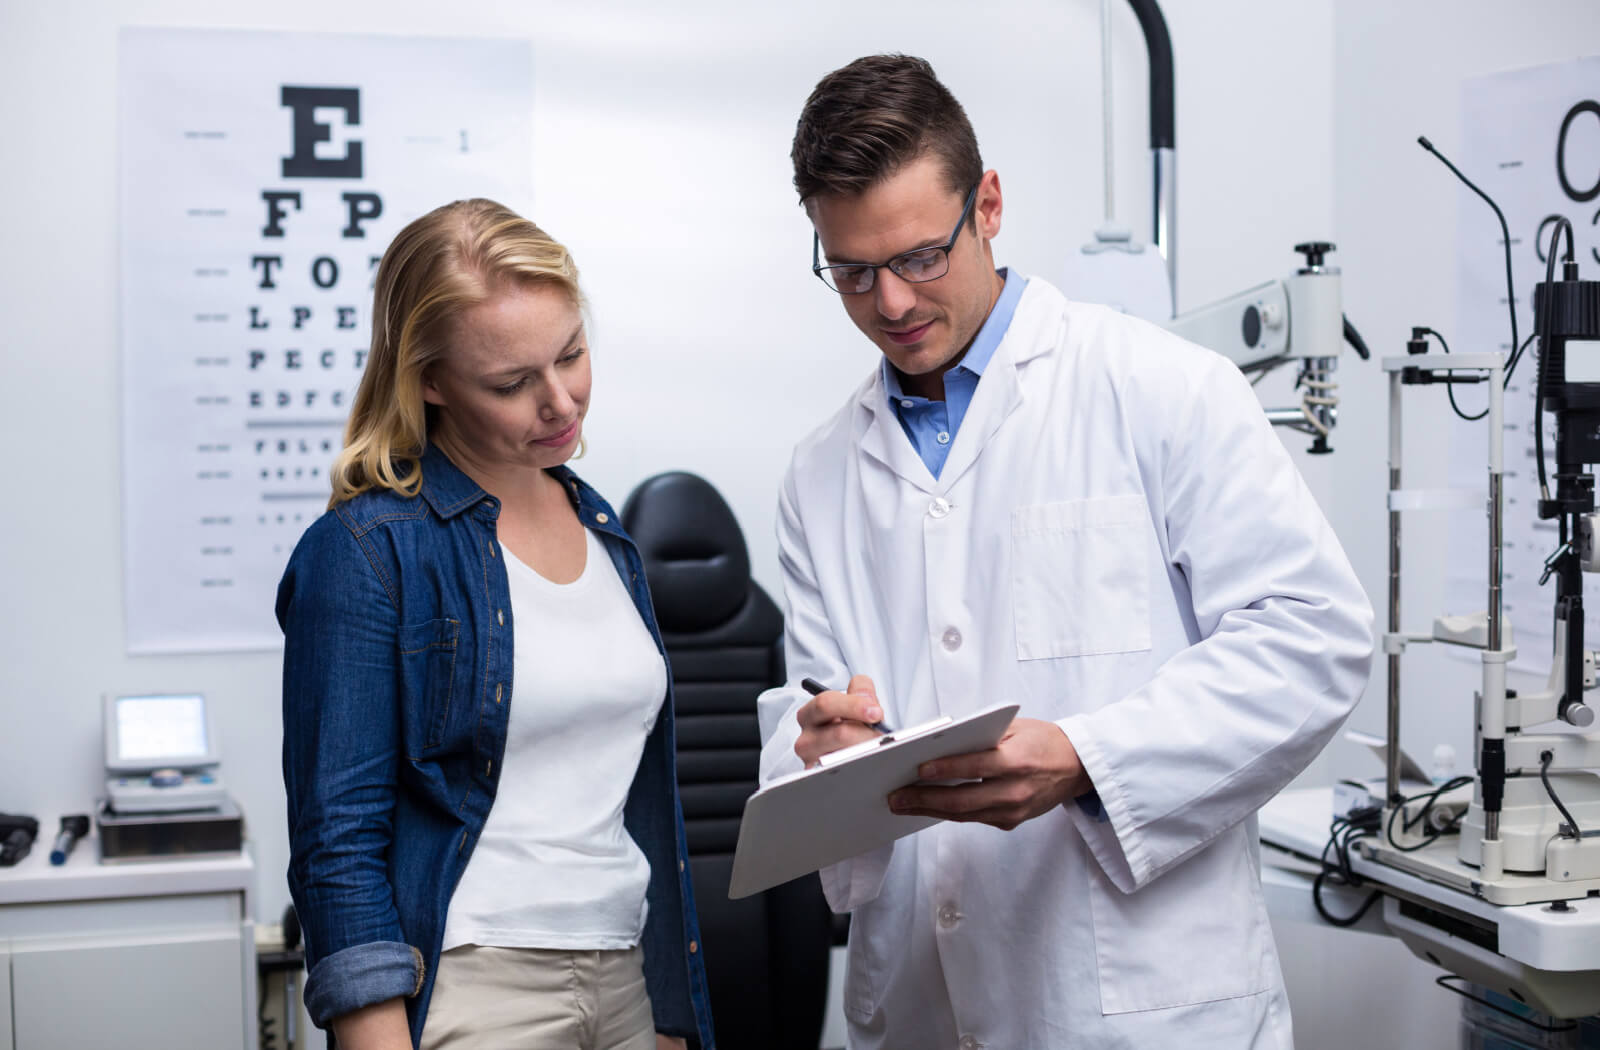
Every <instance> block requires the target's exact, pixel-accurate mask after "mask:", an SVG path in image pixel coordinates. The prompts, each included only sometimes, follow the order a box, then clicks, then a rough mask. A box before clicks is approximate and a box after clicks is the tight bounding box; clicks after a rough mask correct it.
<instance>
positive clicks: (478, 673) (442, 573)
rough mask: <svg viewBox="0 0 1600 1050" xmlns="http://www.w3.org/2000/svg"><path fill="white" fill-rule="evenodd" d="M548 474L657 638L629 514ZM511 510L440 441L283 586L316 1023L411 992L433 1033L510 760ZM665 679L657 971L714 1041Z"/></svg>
mask: <svg viewBox="0 0 1600 1050" xmlns="http://www.w3.org/2000/svg"><path fill="white" fill-rule="evenodd" d="M551 473H552V474H553V475H554V476H555V477H556V478H558V479H559V480H560V481H561V482H562V483H563V484H564V485H566V486H567V490H568V492H569V493H570V494H571V497H572V502H573V505H574V506H575V507H576V509H577V513H578V515H579V518H580V519H581V520H582V521H583V524H584V525H585V526H586V527H588V528H590V529H593V530H594V531H595V532H597V533H599V535H600V539H601V541H602V542H603V543H604V545H605V548H606V550H607V552H608V553H609V554H610V555H611V560H612V561H613V562H614V563H615V565H616V569H617V572H618V573H619V574H620V575H621V577H622V582H623V584H624V585H625V586H627V588H628V590H629V593H630V594H632V596H633V601H634V604H635V605H636V606H637V607H638V609H639V615H640V616H641V617H643V619H644V622H645V625H646V626H647V627H648V628H649V629H650V633H651V634H652V635H653V636H654V637H655V640H656V646H657V648H661V647H662V646H661V632H660V629H659V627H658V626H657V624H656V618H655V611H654V609H653V608H652V606H651V603H650V595H649V591H648V588H647V587H646V584H645V576H644V568H643V566H642V565H641V563H640V560H639V554H638V551H637V549H636V548H635V547H634V544H633V541H632V540H631V539H629V538H628V535H627V533H625V532H624V531H623V530H622V527H621V524H620V522H619V521H618V520H617V515H616V513H615V512H614V511H613V510H612V509H611V508H610V507H609V506H608V505H607V504H606V502H605V501H604V500H602V499H601V498H600V496H599V495H598V494H596V493H595V491H594V490H593V489H591V488H589V486H587V485H585V484H584V483H583V482H582V481H580V480H579V479H578V477H577V476H576V475H575V474H573V473H572V472H571V471H570V470H568V469H567V468H565V467H560V468H557V469H556V470H554V471H552V472H551ZM499 513H500V505H499V501H498V500H496V499H495V498H494V497H492V496H490V495H489V494H488V493H486V492H484V491H483V489H481V488H479V487H478V485H477V484H475V483H474V482H473V481H472V480H471V479H470V478H468V477H467V476H466V475H465V474H464V473H462V472H461V471H460V470H459V469H458V468H457V467H456V466H455V464H453V463H451V462H450V460H449V459H448V458H447V457H446V456H445V455H444V454H443V453H442V452H440V451H439V450H438V449H436V448H429V450H428V451H427V452H426V453H425V454H424V456H423V459H422V492H421V495H420V496H418V497H414V498H409V499H408V498H406V497H403V496H401V495H399V494H397V493H394V492H392V491H388V490H376V491H369V492H366V493H363V494H362V495H360V496H357V497H356V498H355V499H352V500H349V501H347V502H345V503H341V504H339V505H338V506H337V507H335V508H333V509H332V510H331V511H329V512H328V513H326V514H324V515H323V516H322V517H321V518H319V519H318V520H317V521H316V522H315V523H314V524H313V525H312V526H311V528H309V529H308V530H306V534H305V535H304V536H303V537H302V538H301V540H300V543H299V545H298V546H297V547H296V548H295V551H294V554H293V555H292V556H291V557H290V559H289V567H288V569H287V570H286V571H285V572H284V575H283V580H282V582H281V583H280V584H279V585H278V602H277V613H278V623H279V624H280V625H281V626H282V628H283V632H284V657H283V729H284V732H283V777H284V784H285V786H286V788H287V790H288V796H289V848H290V860H289V889H290V892H291V894H292V895H293V897H294V903H295V908H296V910H297V911H298V913H299V917H300V922H301V925H302V927H303V929H304V931H305V945H306V967H307V970H308V972H309V977H308V978H307V980H306V987H305V1002H306V1008H307V1009H308V1010H309V1011H310V1013H311V1017H312V1019H313V1020H314V1021H316V1022H317V1023H318V1024H319V1025H323V1026H326V1025H327V1024H328V1023H329V1022H330V1021H331V1020H332V1019H333V1018H334V1017H337V1016H339V1015H340V1014H344V1013H347V1012H349V1011H351V1010H354V1009H356V1008H358V1007H362V1006H367V1005H370V1004H372V1003H378V1002H382V1001H384V1000H386V999H393V998H396V997H402V996H403V997H405V1001H406V1012H407V1014H408V1015H409V1020H410V1024H411V1040H412V1043H413V1044H416V1043H417V1042H418V1040H419V1039H420V1038H421V1034H422V1025H423V1020H424V1018H425V1016H426V1014H427V1011H428V1000H429V998H430V996H431V994H432V991H433V978H434V973H435V971H436V969H437V967H438V962H439V954H440V945H441V943H442V941H443V938H444V922H445V913H446V910H447V909H448V906H449V903H450V896H451V894H452V893H454V892H455V887H456V883H457V882H458V881H459V879H460V878H461V874H462V872H463V871H464V870H466V865H467V859H468V858H469V857H470V856H471V855H472V849H473V846H474V845H476V844H477V841H478V836H479V835H480V834H482V832H483V826H484V821H485V820H486V818H487V817H488V815H489V808H490V806H491V805H493V803H494V795H495V787H496V785H497V783H498V777H499V773H500V763H501V759H502V757H503V756H504V753H505V744H506V722H507V717H508V715H509V713H510V699H511V686H512V681H511V669H512V660H511V643H512V626H513V625H512V622H511V597H510V590H509V587H508V585H507V582H506V569H505V563H504V558H503V557H501V555H500V554H499V541H498V539H497V537H496V532H495V523H496V520H497V518H498V516H499ZM665 657H666V652H665V649H662V658H663V659H665ZM670 683H671V675H670V673H669V675H668V687H667V696H666V698H665V701H664V703H663V705H662V709H661V714H660V717H659V718H657V720H656V724H655V728H654V729H653V730H652V731H651V734H650V737H649V738H648V740H646V742H645V748H644V754H643V756H642V757H641V758H640V760H639V768H638V770H637V771H636V772H635V774H634V779H633V784H632V787H631V788H630V789H629V792H628V802H627V805H626V807H625V809H624V814H623V821H624V824H625V826H626V827H627V829H628V832H629V834H631V835H632V836H633V840H634V841H635V842H636V843H638V845H639V848H640V850H641V851H643V853H644V855H645V857H646V858H647V859H648V860H649V862H650V885H649V889H648V891H647V894H646V897H647V900H648V904H649V915H648V918H647V919H646V925H645V931H644V955H645V961H644V971H645V982H646V985H647V987H648V989H649V993H650V1001H651V1005H652V1007H653V1009H654V1011H655V1023H656V1029H657V1031H659V1032H663V1033H665V1034H668V1035H677V1036H687V1037H691V1045H692V1041H693V1038H694V1037H698V1039H699V1041H700V1045H701V1047H703V1048H704V1050H712V1047H713V1046H714V1041H713V1037H712V1029H711V1010H710V1006H709V1001H708V998H707V994H706V981H705V969H704V966H703V964H702V959H701V956H700V947H699V939H700V934H699V930H698V920H697V919H696V916H695V909H694V895H693V893H692V892H691V889H690V883H689V871H688V863H687V859H688V850H687V846H686V843H685V840H684V832H683V813H682V807H681V806H680V804H679V801H678V791H677V768H676V756H675V739H674V729H673V716H672V687H671V684H670Z"/></svg>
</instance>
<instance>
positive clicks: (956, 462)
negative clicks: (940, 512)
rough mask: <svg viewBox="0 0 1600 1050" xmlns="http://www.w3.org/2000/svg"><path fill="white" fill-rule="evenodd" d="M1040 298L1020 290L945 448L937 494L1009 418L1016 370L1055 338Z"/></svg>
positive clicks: (1018, 384)
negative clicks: (953, 436) (951, 441)
mask: <svg viewBox="0 0 1600 1050" xmlns="http://www.w3.org/2000/svg"><path fill="white" fill-rule="evenodd" d="M1041 309H1042V307H1041V301H1040V298H1039V295H1038V294H1036V293H1035V291H1034V288H1033V286H1032V285H1030V286H1029V287H1028V288H1027V289H1025V290H1024V291H1023V293H1022V299H1021V300H1020V301H1018V303H1017V309H1016V312H1015V313H1014V314H1012V317H1011V324H1010V326H1009V327H1008V328H1007V329H1006V334H1005V338H1003V339H1001V340H1000V345H999V346H997V347H995V350H994V356H993V357H991V358H989V364H988V366H987V367H986V368H985V369H984V370H983V378H982V379H980V380H978V389H977V390H975V391H973V394H972V403H971V404H969V405H968V406H967V414H966V417H965V418H964V419H962V421H961V429H960V430H958V431H956V440H955V443H954V444H953V445H951V446H950V456H949V458H947V459H946V460H945V461H944V469H943V470H941V471H940V472H939V492H940V493H944V492H948V491H949V490H950V488H951V487H952V486H954V485H955V483H956V482H957V481H959V480H961V475H963V474H965V473H966V472H967V471H968V470H970V469H971V468H972V465H973V464H974V463H976V462H977V461H978V456H979V455H980V454H981V453H982V452H983V449H984V447H985V446H986V445H988V444H989V442H990V440H992V439H993V438H994V436H995V434H996V433H998V432H999V430H1000V428H1001V426H1003V425H1004V424H1005V421H1006V420H1007V419H1010V418H1011V416H1012V414H1013V413H1015V412H1016V411H1017V409H1018V408H1019V407H1020V406H1021V404H1022V376H1021V374H1020V372H1019V369H1020V367H1021V366H1022V365H1024V364H1026V363H1027V362H1028V361H1029V360H1031V359H1033V358H1035V357H1038V356H1039V355H1040V354H1042V353H1044V352H1045V351H1047V350H1048V349H1050V347H1052V346H1054V345H1055V344H1056V343H1058V342H1060V340H1061V333H1060V331H1059V326H1057V328H1056V329H1055V330H1052V328H1051V327H1050V326H1049V325H1048V323H1046V321H1047V318H1045V317H1043V316H1042V315H1041Z"/></svg>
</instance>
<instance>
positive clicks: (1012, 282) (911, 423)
mask: <svg viewBox="0 0 1600 1050" xmlns="http://www.w3.org/2000/svg"><path fill="white" fill-rule="evenodd" d="M999 273H1000V276H1001V277H1002V278H1004V280H1005V287H1003V288H1002V289H1001V290H1000V298H998V299H996V300H995V303H994V309H992V310H990V311H989V316H988V317H987V318H985V319H984V322H983V327H982V328H980V329H978V334H977V335H976V336H974V337H973V339H972V345H971V346H970V347H968V348H967V352H966V355H965V356H964V357H962V358H961V363H960V364H958V365H956V366H955V367H954V368H952V369H950V370H949V371H948V372H946V373H945V374H944V400H943V401H930V400H929V399H928V398H925V397H916V396H914V395H912V394H907V393H906V392H905V391H904V390H902V389H901V387H900V373H898V372H896V371H895V370H894V366H893V365H891V364H889V359H888V358H887V357H885V358H884V359H883V388H884V390H885V391H886V392H887V393H888V395H889V404H890V406H891V407H892V408H893V409H894V411H895V415H896V417H897V418H899V420H900V426H901V429H903V430H904V431H905V432H906V437H908V438H910V439H911V447H912V448H914V449H916V450H917V455H918V456H920V457H922V462H923V463H925V464H927V467H928V473H930V474H932V475H933V476H934V477H936V478H937V477H938V476H939V472H940V471H941V470H943V469H944V461H945V459H946V457H948V456H949V455H950V446H951V445H952V444H954V442H955V440H956V431H958V430H960V429H961V421H962V420H963V419H965V418H966V415H967V407H968V406H969V405H971V404H972V395H973V394H974V393H976V392H977V389H978V380H979V379H982V378H983V370H984V369H985V368H987V367H988V365H989V359H990V358H992V357H994V351H995V347H997V346H999V345H1000V340H1001V339H1003V338H1005V334H1006V329H1008V328H1010V327H1011V315H1012V314H1014V313H1016V312H1017V300H1019V299H1021V298H1022V290H1023V289H1024V288H1026V287H1027V285H1028V279H1027V278H1026V277H1023V276H1022V275H1021V274H1018V275H1016V276H1015V277H1013V276H1012V275H1011V273H1010V271H1009V270H1006V269H1002V270H1000V271H999Z"/></svg>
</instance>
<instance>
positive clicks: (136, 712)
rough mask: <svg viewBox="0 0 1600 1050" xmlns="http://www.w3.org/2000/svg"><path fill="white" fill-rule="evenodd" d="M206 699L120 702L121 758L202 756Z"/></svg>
mask: <svg viewBox="0 0 1600 1050" xmlns="http://www.w3.org/2000/svg"><path fill="white" fill-rule="evenodd" d="M207 750H208V749H207V747H206V709H205V699H204V698H203V697H199V696H124V697H119V698H118V699H117V752H118V753H117V757H118V758H119V759H121V760H122V761H128V762H137V761H139V760H140V759H150V758H160V759H172V758H183V757H186V756H196V757H198V756H202V755H204V754H206V752H207Z"/></svg>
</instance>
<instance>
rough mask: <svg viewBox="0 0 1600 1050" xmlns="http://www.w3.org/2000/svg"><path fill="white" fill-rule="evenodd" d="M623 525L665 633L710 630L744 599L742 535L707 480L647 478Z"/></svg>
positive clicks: (746, 558) (625, 509)
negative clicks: (640, 560)
mask: <svg viewBox="0 0 1600 1050" xmlns="http://www.w3.org/2000/svg"><path fill="white" fill-rule="evenodd" d="M622 526H623V528H625V529H627V530H628V532H629V533H630V534H631V535H632V536H633V540H634V542H635V543H637V544H638V545H639V554H640V556H641V557H642V558H643V560H644V571H645V577H646V579H648V580H649V582H650V592H651V596H652V597H653V598H654V599H655V606H656V617H657V618H658V619H659V620H660V622H661V629H662V630H663V631H667V632H674V633H677V632H693V631H703V630H706V629H707V628H710V627H715V626H717V625H718V624H721V623H723V622H725V621H727V620H728V619H729V618H731V617H732V616H733V615H734V614H735V613H737V612H738V611H739V609H740V608H741V607H742V606H743V605H744V603H745V601H746V599H747V598H748V597H749V593H750V586H751V583H750V552H749V551H748V550H747V549H746V548H745V545H744V533H743V532H742V531H741V530H740V528H739V522H738V519H736V518H735V517H734V516H733V509H732V508H731V507H729V506H728V504H727V501H725V500H724V499H723V498H722V494H721V493H719V492H718V491H717V490H716V487H715V486H713V485H712V484H711V483H710V482H709V481H707V480H706V479H704V478H702V477H699V476H698V475H695V474H690V473H688V472H686V471H674V472H672V473H668V474H657V475H656V476H655V477H653V478H646V479H645V480H644V481H642V482H640V484H639V487H638V488H636V489H634V490H633V493H632V494H631V495H629V496H628V501H627V502H626V503H624V504H623V506H622Z"/></svg>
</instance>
